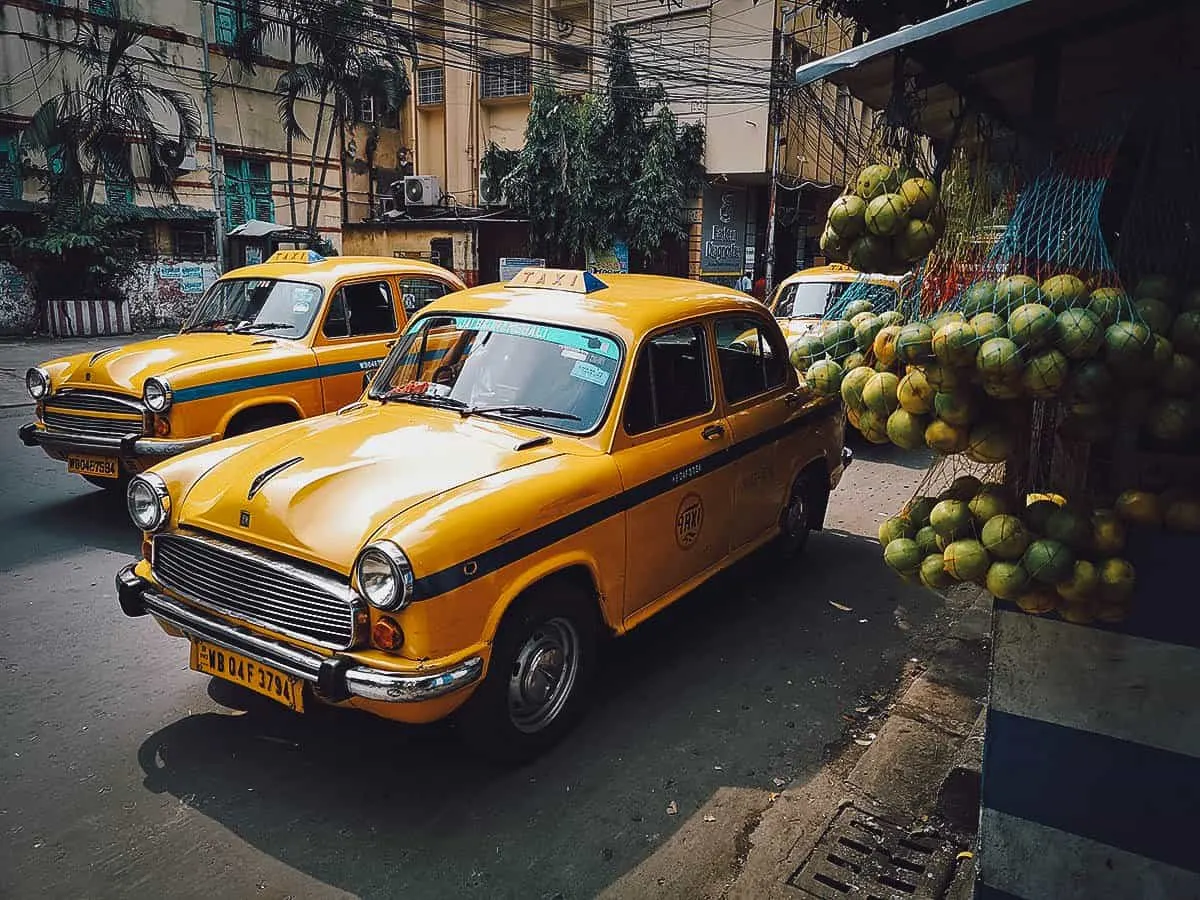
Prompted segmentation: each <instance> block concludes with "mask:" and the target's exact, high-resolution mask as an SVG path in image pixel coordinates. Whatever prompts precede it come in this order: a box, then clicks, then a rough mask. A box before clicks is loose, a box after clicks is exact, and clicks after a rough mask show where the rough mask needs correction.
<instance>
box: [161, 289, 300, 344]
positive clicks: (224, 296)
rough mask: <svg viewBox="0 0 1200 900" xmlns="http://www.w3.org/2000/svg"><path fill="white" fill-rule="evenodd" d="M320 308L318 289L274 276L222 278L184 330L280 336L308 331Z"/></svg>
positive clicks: (198, 307) (289, 335)
mask: <svg viewBox="0 0 1200 900" xmlns="http://www.w3.org/2000/svg"><path fill="white" fill-rule="evenodd" d="M320 307H321V288H319V287H318V286H317V285H315V284H307V283H305V282H299V281H281V280H278V279H274V278H222V279H221V280H220V281H218V282H216V283H215V284H214V285H213V286H212V287H210V288H209V289H208V291H207V292H206V293H205V295H204V297H203V298H201V300H200V302H199V303H198V304H196V309H195V310H194V311H193V312H192V314H191V316H189V317H188V320H187V322H186V324H185V325H184V326H183V330H184V331H217V330H233V331H239V330H240V331H247V332H259V333H262V334H270V335H273V336H275V337H282V338H293V339H294V338H298V337H303V336H304V335H305V334H307V333H308V329H309V327H310V326H311V325H312V321H313V319H315V318H316V316H317V311H318V310H319V309H320Z"/></svg>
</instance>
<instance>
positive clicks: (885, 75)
mask: <svg viewBox="0 0 1200 900" xmlns="http://www.w3.org/2000/svg"><path fill="white" fill-rule="evenodd" d="M1198 43H1200V3H1196V2H1194V0H1086V2H1081V0H977V2H975V3H972V4H970V5H969V6H966V7H964V8H962V9H957V10H954V11H953V12H949V13H946V14H944V15H941V16H938V17H936V18H933V19H929V20H927V21H925V22H922V23H920V24H918V25H912V26H908V27H906V28H902V29H900V30H899V31H897V32H895V33H893V34H889V35H885V36H883V37H880V38H877V39H875V40H872V41H869V42H867V43H865V44H862V45H860V46H858V47H852V48H851V49H849V50H846V51H843V52H842V53H838V54H835V55H833V56H829V57H826V58H825V59H819V60H815V61H814V62H811V63H808V64H807V65H804V66H801V67H799V68H798V69H797V70H796V82H797V84H799V85H809V84H812V83H814V82H816V81H820V80H822V79H824V80H828V81H831V82H834V83H836V84H842V85H845V86H846V87H848V88H849V90H850V92H851V94H853V95H854V96H855V97H857V98H858V99H860V100H862V101H863V102H864V103H866V105H867V106H870V107H872V108H874V109H883V108H885V107H887V106H888V104H889V101H890V100H891V99H892V97H893V94H894V93H895V86H896V85H897V84H898V83H900V84H904V85H905V88H906V90H910V91H915V93H916V97H917V100H916V102H915V103H914V104H913V106H914V107H915V108H914V109H913V110H912V116H913V121H912V122H911V123H910V124H912V125H913V126H914V127H915V128H916V129H917V130H919V131H920V132H922V133H924V134H927V135H929V136H931V137H935V138H945V137H948V136H949V135H950V134H951V133H952V132H953V130H954V122H955V119H956V117H958V116H959V115H960V114H961V112H962V110H963V108H964V105H965V106H966V108H967V109H968V111H973V112H975V113H982V114H985V115H986V116H988V117H989V118H991V119H992V120H993V121H995V122H996V123H998V124H1001V125H1004V126H1007V127H1009V128H1011V129H1013V130H1014V131H1016V132H1018V133H1031V132H1038V131H1042V130H1043V129H1042V127H1041V124H1042V123H1047V122H1051V121H1052V122H1053V123H1054V125H1055V126H1056V127H1057V128H1059V129H1071V128H1083V127H1089V126H1092V125H1095V124H1097V123H1103V122H1105V121H1106V120H1113V119H1116V118H1118V117H1119V116H1120V115H1121V113H1122V112H1123V111H1126V110H1128V111H1136V108H1137V106H1138V105H1139V104H1140V102H1141V98H1143V97H1150V98H1154V99H1165V98H1166V97H1167V96H1169V95H1170V93H1172V91H1180V90H1184V87H1183V86H1184V85H1186V84H1194V83H1196V78H1197V76H1200V62H1198V59H1200V57H1198V55H1197V54H1195V53H1194V52H1193V48H1194V47H1195V46H1196V45H1197V44H1198Z"/></svg>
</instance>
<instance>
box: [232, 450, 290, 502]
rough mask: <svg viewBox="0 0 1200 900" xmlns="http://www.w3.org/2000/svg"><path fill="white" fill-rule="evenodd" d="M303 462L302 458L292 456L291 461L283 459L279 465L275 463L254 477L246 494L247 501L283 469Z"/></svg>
mask: <svg viewBox="0 0 1200 900" xmlns="http://www.w3.org/2000/svg"><path fill="white" fill-rule="evenodd" d="M300 462H304V457H303V456H293V457H292V458H291V459H285V460H284V461H283V462H281V463H276V464H275V465H273V466H271V468H269V469H265V470H264V471H262V472H259V473H258V474H257V475H255V476H254V480H253V481H251V482H250V490H249V491H248V492H247V493H246V499H247V500H253V499H254V495H255V494H257V493H258V492H259V491H261V490H262V488H263V485H264V484H266V483H267V482H268V481H270V480H271V479H272V478H274V477H275V476H276V475H278V474H279V473H280V472H282V471H283V470H284V469H290V468H291V467H292V466H294V465H296V463H300Z"/></svg>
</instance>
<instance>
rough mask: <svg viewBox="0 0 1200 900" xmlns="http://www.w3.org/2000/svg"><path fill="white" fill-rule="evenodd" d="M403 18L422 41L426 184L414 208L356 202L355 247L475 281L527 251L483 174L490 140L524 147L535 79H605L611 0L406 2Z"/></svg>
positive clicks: (418, 141) (411, 113) (418, 86)
mask: <svg viewBox="0 0 1200 900" xmlns="http://www.w3.org/2000/svg"><path fill="white" fill-rule="evenodd" d="M393 15H394V16H395V17H396V19H397V20H398V21H401V22H404V23H406V24H407V25H408V27H410V28H411V29H412V31H413V32H414V33H415V34H416V36H417V39H418V44H417V47H418V62H417V66H416V71H415V76H414V84H415V87H414V90H413V93H412V97H411V98H410V106H409V109H408V111H407V118H408V121H410V122H411V123H412V130H411V138H410V144H409V145H408V146H409V156H408V159H409V161H410V162H411V164H412V174H413V175H414V176H417V178H418V184H419V188H413V189H412V190H410V192H409V194H408V196H407V197H406V198H405V201H406V202H405V203H404V204H403V205H402V213H403V214H402V215H398V214H397V212H399V211H393V210H394V208H395V206H396V204H395V203H394V202H393V200H392V199H391V198H389V197H386V196H383V197H380V198H379V200H378V202H377V206H376V207H374V208H369V209H368V208H364V207H362V206H361V205H359V204H356V203H352V204H351V214H350V215H349V216H348V217H347V221H346V225H345V228H344V240H345V246H346V248H347V251H348V252H356V253H372V254H384V255H401V256H409V257H416V258H422V259H427V260H430V261H432V262H435V263H438V264H439V265H444V266H447V267H448V268H452V269H454V270H455V271H456V272H458V273H459V275H460V276H462V277H463V278H464V279H465V280H466V281H467V282H468V283H469V284H474V283H477V282H486V281H489V280H496V279H497V278H499V277H500V260H501V259H502V258H519V257H524V256H525V254H526V243H527V228H526V224H525V222H524V221H522V220H520V219H517V218H515V217H514V216H513V215H512V214H511V213H509V212H508V211H507V208H506V202H505V198H504V197H503V196H502V194H501V193H500V191H499V189H498V186H496V185H489V184H487V183H486V182H484V183H481V179H480V160H481V158H482V156H483V154H484V152H485V151H486V149H487V147H488V145H489V144H496V145H497V146H499V147H502V148H508V149H516V148H519V147H520V146H521V145H522V144H523V143H524V139H525V123H526V120H527V118H528V116H529V104H530V100H531V98H532V94H533V85H534V83H535V81H536V80H538V79H541V78H552V79H554V80H555V82H556V83H557V84H558V85H559V86H560V87H561V88H563V89H565V90H568V91H577V92H579V93H580V94H582V93H585V92H587V91H590V90H593V89H595V88H597V87H598V86H599V85H600V84H602V83H603V80H604V77H605V71H604V66H603V62H602V52H603V37H604V34H605V32H606V30H607V28H608V24H609V17H608V2H607V0H398V2H397V6H396V8H395V10H394V11H393Z"/></svg>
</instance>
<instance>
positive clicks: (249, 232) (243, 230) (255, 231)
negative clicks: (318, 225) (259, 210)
mask: <svg viewBox="0 0 1200 900" xmlns="http://www.w3.org/2000/svg"><path fill="white" fill-rule="evenodd" d="M292 230H293V229H292V226H291V225H279V224H277V223H275V222H264V221H262V220H261V219H250V220H249V221H246V222H243V223H242V224H241V225H238V226H237V227H236V228H231V229H229V235H228V236H229V237H231V238H234V237H237V238H261V237H266V236H267V235H269V234H276V233H277V232H280V231H292Z"/></svg>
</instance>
